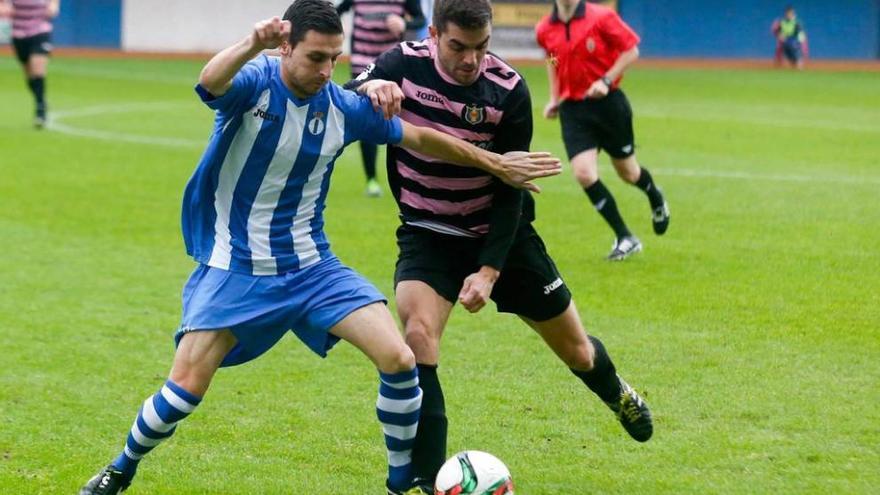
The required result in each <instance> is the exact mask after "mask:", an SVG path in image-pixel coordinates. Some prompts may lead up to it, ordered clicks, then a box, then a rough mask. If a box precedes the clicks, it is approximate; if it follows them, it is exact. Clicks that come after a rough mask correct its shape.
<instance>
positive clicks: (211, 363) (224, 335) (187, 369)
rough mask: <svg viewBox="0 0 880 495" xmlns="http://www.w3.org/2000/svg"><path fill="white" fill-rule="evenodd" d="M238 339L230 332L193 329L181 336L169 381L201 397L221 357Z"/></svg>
mask: <svg viewBox="0 0 880 495" xmlns="http://www.w3.org/2000/svg"><path fill="white" fill-rule="evenodd" d="M237 342H238V340H237V339H236V338H235V335H233V334H232V332H231V331H230V330H227V329H223V330H195V331H189V332H186V333H185V334H183V336H182V337H181V338H180V342H179V343H178V345H177V351H176V352H175V353H174V365H173V366H172V368H171V376H170V378H171V380H172V381H174V383H177V384H178V385H180V386H181V387H183V388H184V389H186V390H187V391H188V392H191V393H193V394H195V395H198V396H202V395H204V394H205V392H206V391H207V390H208V385H209V384H210V383H211V379H212V378H213V376H214V373H215V372H216V371H217V368H219V367H220V363H221V362H223V358H225V357H226V355H227V354H229V351H230V350H232V348H233V347H235V345H236V343H237Z"/></svg>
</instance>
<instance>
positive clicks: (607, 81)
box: [602, 76, 614, 89]
mask: <svg viewBox="0 0 880 495" xmlns="http://www.w3.org/2000/svg"><path fill="white" fill-rule="evenodd" d="M602 82H603V83H605V86H608V89H611V86H612V85H613V84H614V81H613V80H611V78H610V77H608V76H602Z"/></svg>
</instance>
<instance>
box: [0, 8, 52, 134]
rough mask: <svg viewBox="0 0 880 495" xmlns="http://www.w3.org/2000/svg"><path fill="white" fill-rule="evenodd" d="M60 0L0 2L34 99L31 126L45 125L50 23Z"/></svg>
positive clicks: (50, 47)
mask: <svg viewBox="0 0 880 495" xmlns="http://www.w3.org/2000/svg"><path fill="white" fill-rule="evenodd" d="M59 8H60V0H0V17H10V18H12V46H13V47H14V48H15V56H16V58H18V61H19V62H20V63H21V68H22V70H24V74H25V78H26V79H27V84H28V87H29V88H30V90H31V93H33V95H34V103H35V107H36V109H35V111H34V126H36V127H37V128H38V129H41V128H43V126H45V125H46V69H47V67H48V66H49V53H50V52H51V51H52V22H51V20H52V19H53V18H54V17H55V16H57V15H58V9H59Z"/></svg>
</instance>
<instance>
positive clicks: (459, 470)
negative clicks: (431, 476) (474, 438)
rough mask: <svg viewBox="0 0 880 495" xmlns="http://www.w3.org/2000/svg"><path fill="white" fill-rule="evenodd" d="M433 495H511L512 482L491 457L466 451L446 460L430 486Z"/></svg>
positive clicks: (492, 456) (478, 452) (502, 466)
mask: <svg viewBox="0 0 880 495" xmlns="http://www.w3.org/2000/svg"><path fill="white" fill-rule="evenodd" d="M434 494H435V495H513V480H512V479H511V478H510V471H508V469H507V466H505V465H504V463H503V462H501V461H500V460H498V458H497V457H495V456H494V455H492V454H487V453H486V452H480V451H479V450H466V451H464V452H459V453H458V454H455V455H454V456H452V457H450V458H449V459H448V460H447V461H446V462H445V463H443V466H442V467H441V468H440V472H439V473H437V483H436V484H435V485H434Z"/></svg>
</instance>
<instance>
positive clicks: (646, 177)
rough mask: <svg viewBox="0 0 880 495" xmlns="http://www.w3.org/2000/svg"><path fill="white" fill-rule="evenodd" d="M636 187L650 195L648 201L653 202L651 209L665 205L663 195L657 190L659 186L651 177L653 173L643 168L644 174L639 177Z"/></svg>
mask: <svg viewBox="0 0 880 495" xmlns="http://www.w3.org/2000/svg"><path fill="white" fill-rule="evenodd" d="M635 186H636V187H638V188H639V189H641V190H642V191H645V194H647V195H648V201H650V202H651V208H657V207H659V206H662V205H663V194H662V193H661V192H660V190H659V189H657V185H656V184H654V178H653V177H651V172H648V169H646V168H645V167H642V172H641V174H640V175H639V180H637V181H636V183H635Z"/></svg>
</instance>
